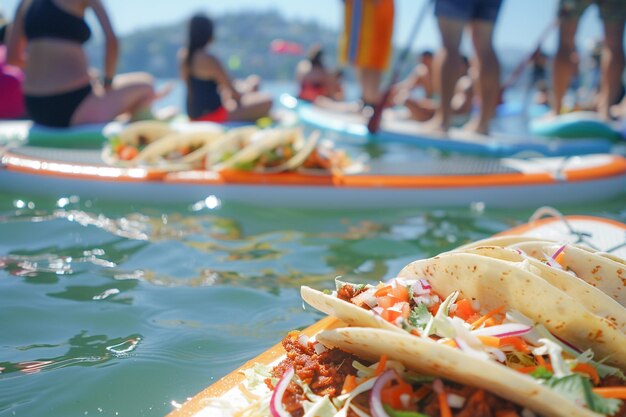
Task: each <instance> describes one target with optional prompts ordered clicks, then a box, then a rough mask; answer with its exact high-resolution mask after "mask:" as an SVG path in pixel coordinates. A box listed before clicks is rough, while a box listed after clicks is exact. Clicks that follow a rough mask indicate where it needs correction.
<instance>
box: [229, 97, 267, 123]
mask: <svg viewBox="0 0 626 417" xmlns="http://www.w3.org/2000/svg"><path fill="white" fill-rule="evenodd" d="M225 107H226V109H227V110H228V120H229V121H237V122H254V121H256V120H257V119H260V118H261V117H266V116H268V115H269V113H270V110H271V108H272V96H270V95H269V94H267V93H259V92H256V93H248V94H244V95H243V96H242V97H241V100H240V101H239V103H233V102H232V100H231V101H229V102H228V103H226V104H225Z"/></svg>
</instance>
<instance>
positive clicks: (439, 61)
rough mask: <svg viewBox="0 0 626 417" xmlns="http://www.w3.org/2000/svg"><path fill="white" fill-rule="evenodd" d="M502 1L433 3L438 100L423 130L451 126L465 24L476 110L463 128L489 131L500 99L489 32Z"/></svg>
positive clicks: (438, 0) (495, 64) (497, 70)
mask: <svg viewBox="0 0 626 417" xmlns="http://www.w3.org/2000/svg"><path fill="white" fill-rule="evenodd" d="M501 3H502V0H436V2H435V16H436V17H437V23H438V25H439V31H440V33H441V39H442V48H441V49H440V50H439V51H438V53H437V56H436V57H435V63H434V80H435V89H436V90H437V91H440V94H441V101H440V104H439V107H438V108H437V111H436V112H435V115H434V116H433V118H432V119H431V120H430V121H429V122H428V125H427V127H429V128H432V129H434V130H439V131H446V130H448V128H449V127H450V125H451V119H452V107H451V103H452V97H453V96H454V89H455V84H454V82H453V80H455V79H457V78H458V76H459V69H460V68H461V67H462V65H461V60H462V57H461V54H460V53H459V46H460V43H461V38H462V36H463V29H464V28H465V26H468V25H469V28H470V31H471V35H472V36H471V38H472V43H473V44H474V50H475V51H476V59H477V61H478V80H477V81H478V82H477V88H476V92H477V94H478V99H479V101H480V108H479V111H478V112H477V113H476V115H475V116H473V117H472V119H470V121H468V122H467V123H466V124H465V126H464V128H465V129H466V130H468V131H470V132H476V133H483V134H486V133H488V132H489V123H490V121H491V119H492V118H493V116H494V115H495V112H496V106H497V105H498V100H499V96H500V64H499V62H498V57H497V56H496V53H495V51H494V49H493V44H492V39H493V29H494V24H495V22H496V18H497V16H498V12H499V10H500V5H501Z"/></svg>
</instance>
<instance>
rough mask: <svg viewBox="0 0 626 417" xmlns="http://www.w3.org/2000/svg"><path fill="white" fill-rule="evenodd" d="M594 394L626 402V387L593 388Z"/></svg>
mask: <svg viewBox="0 0 626 417" xmlns="http://www.w3.org/2000/svg"><path fill="white" fill-rule="evenodd" d="M593 392H595V393H596V394H598V395H601V396H602V397H604V398H619V399H621V400H626V387H599V388H593Z"/></svg>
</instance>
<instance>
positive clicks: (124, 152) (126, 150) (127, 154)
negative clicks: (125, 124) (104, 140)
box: [119, 145, 139, 161]
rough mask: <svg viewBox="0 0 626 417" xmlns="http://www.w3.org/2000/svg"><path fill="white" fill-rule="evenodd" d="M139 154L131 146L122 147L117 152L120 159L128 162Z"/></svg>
mask: <svg viewBox="0 0 626 417" xmlns="http://www.w3.org/2000/svg"><path fill="white" fill-rule="evenodd" d="M138 154H139V150H138V149H137V148H135V147H134V146H131V145H126V146H123V147H122V148H121V149H120V150H119V156H120V159H121V160H123V161H130V160H131V159H133V158H135V157H136V156H137V155H138Z"/></svg>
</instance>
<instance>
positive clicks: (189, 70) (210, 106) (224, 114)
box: [179, 14, 272, 123]
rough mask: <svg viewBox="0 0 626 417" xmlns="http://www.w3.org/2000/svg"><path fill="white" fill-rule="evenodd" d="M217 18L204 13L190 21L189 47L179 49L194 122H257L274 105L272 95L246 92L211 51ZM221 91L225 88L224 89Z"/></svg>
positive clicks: (190, 114)
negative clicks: (235, 83) (212, 18)
mask: <svg viewBox="0 0 626 417" xmlns="http://www.w3.org/2000/svg"><path fill="white" fill-rule="evenodd" d="M213 29H214V25H213V21H212V20H211V19H210V18H209V17H208V16H206V15H204V14H197V15H194V16H193V17H192V18H191V20H190V21H189V30H188V37H187V47H186V48H184V49H182V50H181V51H180V52H179V61H180V75H181V78H182V79H183V80H184V81H185V83H186V84H187V114H188V115H189V118H190V119H191V120H193V121H209V122H217V123H224V122H228V121H256V120H257V119H260V118H262V117H265V116H268V115H269V113H270V109H271V108H272V98H271V96H270V95H269V94H265V93H260V92H255V91H249V92H247V93H245V94H242V92H240V91H239V90H237V88H235V86H234V83H233V81H232V80H231V78H230V76H229V75H228V73H227V72H226V70H225V69H224V67H223V66H222V64H221V62H220V60H219V59H218V58H217V57H216V56H215V55H213V54H212V53H211V52H210V51H209V46H210V45H211V43H212V42H213ZM220 90H221V91H220Z"/></svg>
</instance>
